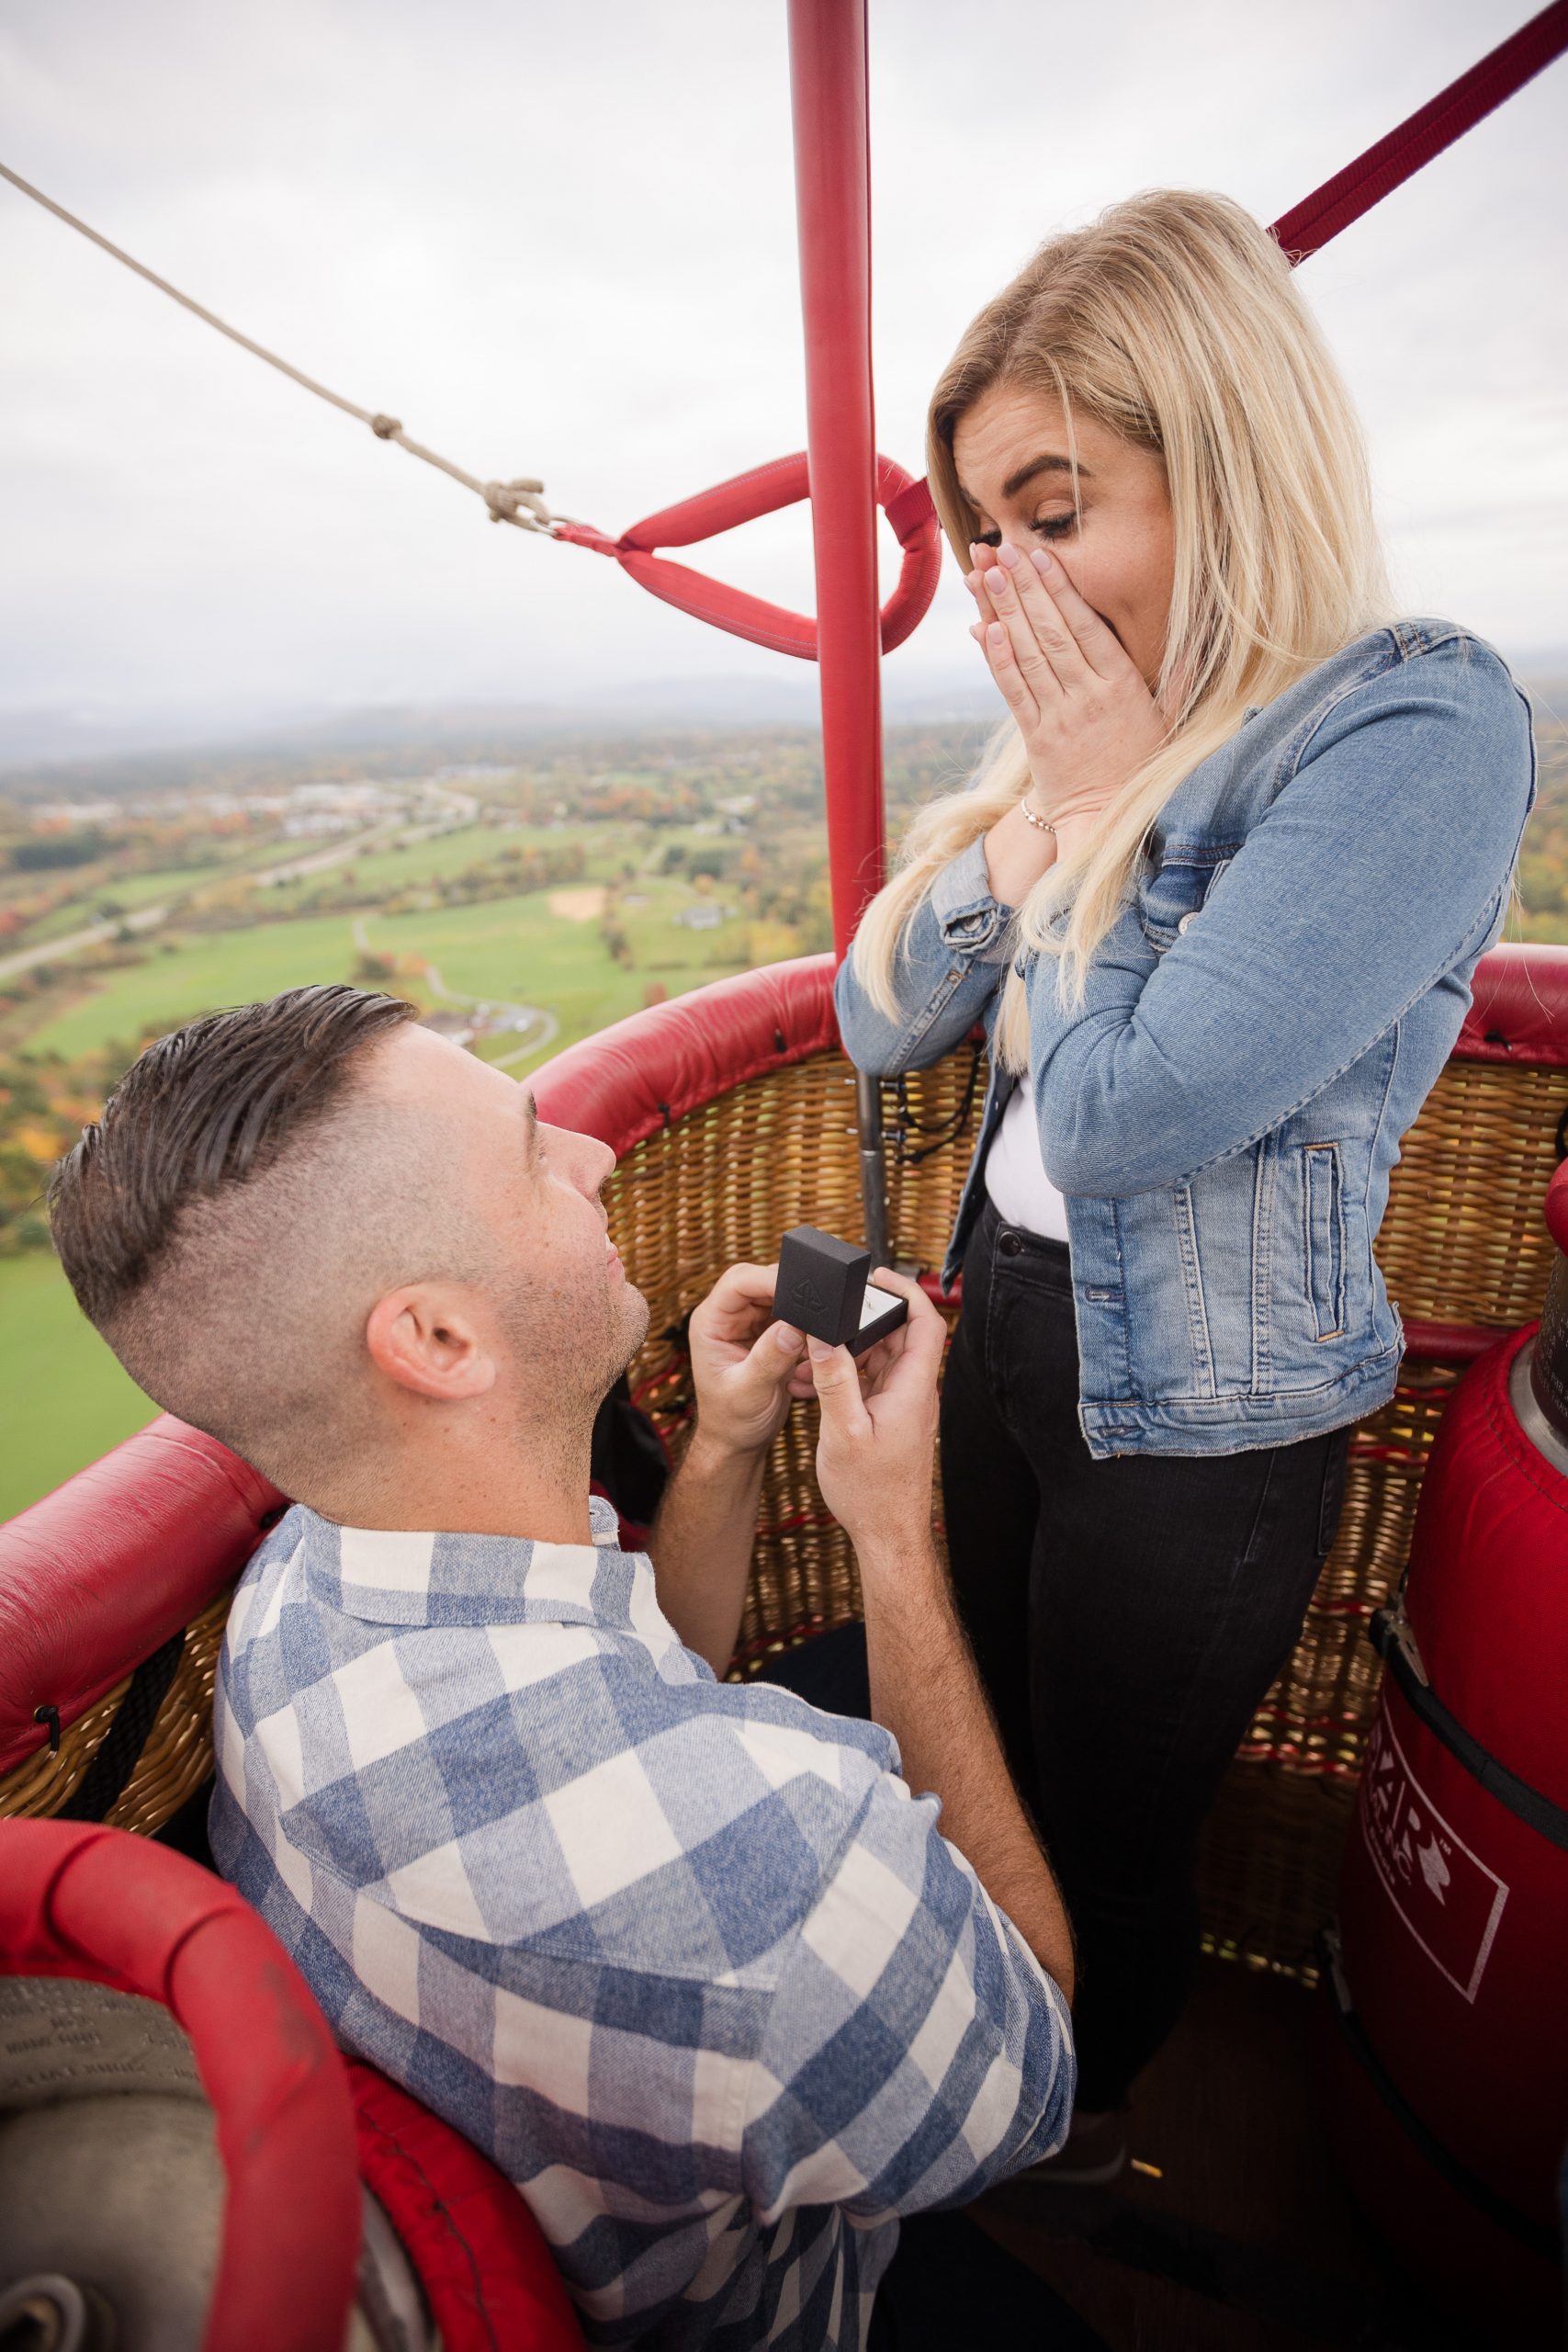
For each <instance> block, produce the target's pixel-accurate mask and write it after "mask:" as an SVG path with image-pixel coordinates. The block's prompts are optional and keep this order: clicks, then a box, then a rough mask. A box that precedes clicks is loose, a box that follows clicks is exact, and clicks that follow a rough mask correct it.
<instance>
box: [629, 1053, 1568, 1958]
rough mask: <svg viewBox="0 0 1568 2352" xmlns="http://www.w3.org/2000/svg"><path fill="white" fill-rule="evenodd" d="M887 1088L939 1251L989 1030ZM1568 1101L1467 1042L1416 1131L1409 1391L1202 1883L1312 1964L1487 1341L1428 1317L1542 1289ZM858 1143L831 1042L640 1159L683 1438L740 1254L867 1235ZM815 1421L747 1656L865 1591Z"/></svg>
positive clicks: (1257, 1951)
mask: <svg viewBox="0 0 1568 2352" xmlns="http://www.w3.org/2000/svg"><path fill="white" fill-rule="evenodd" d="M885 1098H886V1099H885V1109H886V1117H887V1120H888V1124H889V1127H890V1129H891V1130H892V1131H893V1132H894V1133H895V1135H897V1132H898V1131H900V1130H902V1131H903V1132H904V1133H905V1134H906V1135H907V1136H908V1141H909V1145H910V1147H911V1148H910V1151H909V1156H908V1159H900V1158H899V1156H898V1154H897V1150H896V1151H895V1153H894V1158H893V1165H892V1167H891V1169H890V1171H889V1195H890V1198H889V1221H888V1222H889V1233H890V1236H891V1240H892V1247H893V1250H894V1251H895V1254H896V1255H897V1257H899V1258H900V1259H905V1260H908V1261H913V1262H915V1263H916V1264H918V1265H919V1266H920V1267H922V1268H931V1267H935V1266H939V1265H940V1264H941V1262H942V1252H943V1250H944V1248H945V1245H946V1241H947V1236H948V1233H949V1230H950V1228H951V1226H952V1222H953V1215H954V1213H955V1211H956V1208H957V1202H958V1194H959V1192H960V1189H961V1187H962V1184H963V1180H964V1170H965V1169H966V1167H967V1165H968V1160H969V1156H970V1153H971V1151H972V1149H973V1147H974V1127H973V1119H972V1118H971V1117H970V1116H968V1115H965V1114H966V1113H967V1112H970V1111H973V1110H976V1109H977V1103H978V1100H979V1096H978V1093H977V1091H976V1084H975V1056H974V1053H973V1050H972V1049H970V1048H968V1047H965V1048H964V1049H963V1050H962V1051H961V1052H959V1053H957V1054H954V1055H952V1056H950V1057H948V1058H947V1060H945V1061H943V1062H942V1063H939V1064H938V1065H937V1066H936V1068H935V1069H930V1070H926V1071H923V1072H921V1073H920V1074H919V1076H918V1077H915V1078H911V1079H909V1080H907V1081H905V1083H904V1086H903V1089H902V1093H901V1096H900V1098H899V1099H898V1100H897V1101H896V1100H895V1095H894V1090H893V1089H892V1087H888V1088H886V1090H885ZM1565 1114H1568V1071H1565V1070H1562V1069H1554V1068H1545V1067H1540V1066H1534V1065H1528V1064H1527V1065H1522V1066H1521V1065H1508V1064H1504V1065H1497V1064H1493V1063H1483V1062H1470V1061H1460V1060H1455V1061H1452V1062H1450V1064H1449V1065H1448V1067H1447V1069H1445V1071H1444V1072H1443V1075H1442V1076H1441V1078H1440V1079H1439V1080H1438V1084H1437V1086H1436V1087H1435V1088H1434V1090H1433V1091H1432V1093H1431V1095H1430V1097H1429V1098H1428V1100H1427V1104H1426V1107H1425V1108H1424V1110H1423V1111H1422V1114H1421V1116H1420V1118H1419V1120H1418V1121H1417V1123H1416V1126H1415V1127H1414V1128H1413V1129H1412V1131H1411V1133H1410V1135H1409V1136H1407V1137H1406V1139H1405V1144H1404V1156H1403V1159H1402V1161H1401V1164H1400V1165H1399V1167H1398V1168H1397V1169H1396V1170H1394V1176H1393V1186H1392V1189H1391V1193H1390V1198H1389V1206H1388V1214H1387V1217H1386V1219H1385V1222H1384V1225H1383V1228H1382V1236H1381V1238H1380V1242H1379V1251H1378V1254H1379V1259H1380V1261H1381V1263H1382V1267H1383V1269H1384V1272H1385V1274H1386V1275H1387V1278H1388V1281H1389V1285H1390V1288H1391V1290H1393V1292H1394V1294H1395V1295H1396V1296H1397V1298H1398V1299H1399V1302H1400V1305H1401V1307H1402V1309H1403V1311H1404V1316H1405V1317H1406V1320H1407V1324H1408V1325H1409V1327H1410V1329H1411V1333H1412V1339H1413V1343H1414V1344H1413V1348H1412V1353H1411V1355H1410V1356H1409V1357H1408V1358H1407V1359H1406V1362H1405V1365H1404V1372H1403V1374H1402V1377H1401V1381H1400V1385H1399V1390H1398V1393H1397V1394H1396V1396H1395V1397H1394V1398H1393V1401H1392V1402H1391V1403H1390V1404H1389V1405H1387V1406H1386V1407H1384V1408H1383V1409H1382V1411H1381V1412H1378V1413H1375V1414H1373V1415H1371V1417H1370V1418H1369V1419H1367V1420H1366V1421H1364V1422H1363V1423H1362V1424H1361V1425H1360V1426H1359V1428H1358V1429H1357V1430H1356V1431H1355V1434H1354V1438H1353V1442H1352V1449H1351V1458H1350V1466H1349V1472H1348V1482H1347V1489H1346V1501H1345V1510H1344V1515H1343V1518H1342V1521H1341V1523H1340V1529H1339V1535H1338V1540H1337V1543H1336V1544H1335V1547H1334V1550H1333V1552H1332V1554H1331V1555H1330V1556H1329V1559H1328V1561H1327V1562H1326V1564H1325V1568H1324V1572H1323V1577H1322V1580H1321V1582H1320V1584H1319V1587H1318V1590H1317V1594H1316V1597H1315V1599H1314V1603H1313V1607H1312V1609H1311V1611H1310V1612H1309V1614H1308V1617H1307V1622H1306V1624H1305V1626H1304V1628H1303V1633H1302V1638H1301V1640H1300V1642H1299V1643H1298V1644H1297V1645H1296V1649H1295V1651H1294V1653H1293V1655H1292V1658H1291V1660H1290V1663H1289V1665H1288V1666H1287V1667H1286V1668H1285V1670H1284V1672H1283V1673H1282V1674H1281V1675H1280V1679H1279V1680H1278V1682H1276V1684H1275V1685H1274V1687H1273V1689H1272V1690H1271V1691H1269V1694H1268V1696H1267V1698H1266V1699H1265V1700H1264V1701H1263V1702H1262V1704H1261V1706H1260V1707H1259V1708H1258V1713H1257V1715H1256V1717H1255V1718H1254V1721H1253V1723H1252V1724H1251V1726H1250V1728H1249V1730H1248V1732H1247V1737H1246V1739H1245V1740H1244V1741H1243V1743H1242V1747H1241V1748H1240V1751H1239V1753H1238V1755H1237V1758H1236V1760H1235V1764H1234V1765H1233V1766H1232V1768H1231V1770H1230V1773H1229V1775H1228V1777H1227V1781H1226V1784H1225V1787H1224V1790H1223V1791H1222V1793H1221V1796H1220V1799H1219V1801H1218V1803H1217V1804H1216V1805H1215V1807H1214V1810H1213V1816H1212V1818H1211V1821H1210V1823H1209V1826H1208V1829H1207V1831H1206V1834H1205V1838H1204V1842H1203V1852H1202V1860H1201V1873H1200V1883H1201V1896H1202V1905H1203V1917H1204V1933H1205V1940H1206V1942H1207V1943H1208V1945H1209V1946H1210V1948H1211V1949H1213V1950H1214V1951H1220V1952H1223V1953H1225V1954H1227V1955H1229V1956H1232V1957H1235V1958H1239V1959H1243V1960H1246V1961H1247V1962H1251V1963H1252V1964H1254V1965H1257V1966H1259V1967H1269V1968H1272V1969H1275V1970H1279V1971H1282V1972H1284V1973H1289V1974H1293V1975H1298V1976H1300V1977H1301V1978H1302V1979H1303V1981H1308V1982H1310V1981H1312V1979H1313V1977H1314V1962H1313V1959H1312V1944H1313V1938H1314V1934H1315V1932H1316V1930H1317V1928H1318V1927H1319V1926H1320V1925H1321V1923H1322V1921H1323V1919H1324V1918H1325V1917H1326V1916H1327V1914H1328V1912H1329V1911H1330V1910H1331V1908H1332V1893H1333V1887H1334V1883H1335V1878H1336V1875H1337V1869H1338V1856H1339V1849H1340V1845H1341V1842H1342V1838H1343V1835H1344V1825H1345V1822H1346V1820H1347V1818H1348V1811H1349V1804H1350V1798H1351V1794H1352V1792H1353V1790H1354V1785H1355V1781H1356V1778H1357V1776H1358V1774H1359V1770H1360V1758H1361V1748H1362V1744H1363V1741H1364V1738H1365V1735H1366V1730H1367V1726H1368V1724H1369V1723H1370V1721H1371V1713H1372V1710H1373V1708H1374V1706H1375V1704H1376V1702H1377V1691H1378V1683H1379V1679H1380V1677H1381V1672H1382V1668H1381V1666H1380V1664H1379V1662H1378V1659H1377V1658H1376V1657H1375V1655H1374V1653H1373V1651H1372V1649H1371V1645H1370V1644H1369V1643H1368V1642H1367V1641H1366V1639H1365V1638H1364V1630H1365V1627H1366V1624H1367V1622H1368V1620H1369V1619H1370V1617H1371V1613H1372V1611H1373V1610H1374V1609H1376V1608H1378V1607H1379V1606H1380V1605H1381V1604H1382V1601H1383V1600H1386V1598H1387V1597H1388V1594H1389V1592H1390V1591H1391V1589H1393V1586H1394V1585H1395V1584H1396V1583H1397V1581H1398V1579H1399V1577H1400V1575H1401V1573H1402V1571H1403V1569H1404V1561H1405V1557H1406V1555H1407V1553H1408V1550H1409V1544H1410V1532H1411V1529H1412V1526H1413V1524H1414V1521H1415V1515H1416V1497H1417V1494H1418V1491H1419V1487H1420V1480H1421V1474H1422V1471H1423V1470H1424V1468H1425V1467H1426V1463H1427V1454H1428V1453H1429V1452H1430V1449H1431V1444H1432V1439H1433V1436H1434V1434H1435V1432H1436V1430H1437V1427H1438V1420H1439V1419H1440V1418H1441V1415H1442V1409H1443V1406H1444V1404H1445V1403H1446V1401H1447V1398H1448V1396H1449V1394H1450V1390H1451V1389H1452V1387H1453V1385H1454V1384H1455V1382H1456V1381H1457V1379H1458V1378H1459V1376H1460V1374H1461V1371H1462V1370H1463V1365H1464V1361H1465V1360H1466V1358H1467V1356H1468V1353H1469V1352H1470V1351H1469V1350H1465V1351H1461V1353H1459V1354H1457V1355H1455V1356H1454V1357H1453V1358H1451V1359H1449V1360H1445V1359H1444V1358H1443V1357H1442V1356H1441V1355H1440V1354H1438V1355H1434V1354H1433V1353H1432V1352H1431V1348H1430V1342H1429V1341H1427V1340H1425V1339H1424V1338H1423V1337H1422V1336H1421V1335H1422V1333H1423V1329H1424V1328H1425V1329H1430V1327H1439V1326H1441V1327H1450V1328H1451V1327H1456V1326H1466V1327H1471V1328H1472V1329H1474V1328H1475V1327H1482V1328H1484V1329H1495V1330H1497V1331H1504V1330H1508V1329H1513V1328H1514V1327H1515V1326H1517V1324H1519V1323H1521V1322H1524V1321H1527V1320H1529V1318H1530V1317H1533V1316H1534V1315H1536V1314H1538V1313H1539V1311H1540V1302H1541V1300H1542V1298H1543V1296H1544V1295H1545V1289H1546V1280H1547V1274H1548V1272H1549V1270H1550V1266H1551V1257H1552V1245H1551V1239H1550V1237H1549V1236H1548V1234H1547V1232H1546V1228H1545V1225H1544V1223H1543V1220H1542V1217H1541V1208H1540V1204H1541V1201H1542V1199H1543V1197H1544V1194H1545V1191H1546V1186H1547V1183H1548V1182H1549V1181H1550V1178H1551V1173H1552V1171H1553V1170H1554V1168H1555V1167H1556V1165H1557V1159H1558V1140H1557V1138H1558V1130H1559V1125H1560V1122H1562V1119H1563V1118H1564V1115H1565ZM944 1136H945V1140H943V1137H944ZM855 1153H856V1134H855V1120H854V1074H853V1071H852V1069H851V1067H850V1065H849V1064H848V1062H847V1061H846V1060H845V1059H844V1058H843V1057H842V1056H841V1055H840V1054H838V1053H825V1054H819V1055H817V1056H814V1057H812V1058H811V1059H809V1060H807V1061H804V1062H799V1063H796V1064H795V1066H794V1067H793V1068H790V1069H784V1070H779V1071H776V1072H773V1073H772V1074H770V1075H768V1076H766V1077H762V1078H758V1079H754V1080H750V1081H748V1082H747V1083H745V1084H743V1085H740V1086H739V1087H737V1088H735V1089H734V1090H733V1091H732V1092H730V1093H728V1094H726V1095H723V1096H721V1097H720V1098H719V1099H718V1100H716V1102H713V1103H708V1104H706V1105H705V1107H704V1108H703V1109H702V1110H700V1111H696V1112H694V1113H691V1114H689V1115H688V1116H686V1117H685V1118H683V1119H681V1120H678V1121H676V1122H675V1123H674V1124H673V1125H671V1126H669V1127H667V1128H666V1129H664V1130H663V1131H662V1132H660V1133H659V1134H657V1135H655V1136H650V1137H649V1139H648V1140H647V1141H646V1142H645V1143H642V1144H639V1145H637V1147H636V1148H635V1149H633V1150H632V1151H631V1152H629V1153H628V1154H627V1155H626V1159H624V1160H623V1161H622V1163H621V1165H620V1167H619V1168H618V1169H617V1170H616V1172H615V1176H614V1178H613V1179H612V1180H611V1185H610V1202H611V1222H612V1225H613V1227H614V1228H615V1232H616V1234H617V1236H618V1237H619V1239H620V1247H621V1250H622V1254H623V1256H624V1258H625V1260H626V1265H627V1269H628V1271H629V1272H630V1273H631V1275H632V1278H633V1280H634V1281H636V1282H637V1284H638V1285H639V1287H640V1288H641V1289H642V1290H643V1291H644V1292H646V1294H647V1295H648V1297H649V1304H650V1306H651V1308H652V1316H651V1320H650V1324H649V1335H650V1336H649V1340H648V1343H647V1345H646V1346H645V1348H644V1350H643V1352H642V1355H641V1357H640V1359H639V1361H638V1364H637V1368H636V1371H635V1373H634V1375H633V1376H634V1383H635V1385H636V1387H637V1395H638V1397H639V1400H640V1401H641V1402H642V1403H643V1404H644V1406H645V1407H646V1408H648V1409H649V1411H650V1412H651V1413H652V1415H653V1417H654V1419H655V1420H656V1421H657V1422H658V1423H659V1424H660V1428H661V1430H662V1431H663V1433H664V1434H665V1436H666V1439H667V1441H668V1442H671V1445H672V1447H674V1448H676V1449H678V1447H679V1445H680V1442H681V1440H682V1432H683V1430H684V1428H685V1425H686V1424H687V1422H688V1420H689V1418H690V1412H691V1396H690V1389H689V1385H688V1382H687V1379H686V1374H685V1358H684V1353H683V1349H682V1332H683V1327H684V1318H685V1317H686V1316H687V1315H689V1314H690V1312H691V1309H692V1307H693V1306H694V1305H695V1304H696V1303H697V1301H698V1300H699V1299H700V1298H701V1297H702V1295H703V1294H704V1293H705V1290H706V1289H707V1287H708V1286H709V1284H710V1283H711V1282H712V1281H713V1280H714V1278H715V1277H716V1274H717V1273H718V1272H719V1271H720V1270H721V1268H723V1267H724V1266H725V1265H727V1264H728V1263H730V1262H731V1261H733V1260H734V1259H736V1258H751V1259H761V1260H762V1261H766V1260H768V1259H769V1258H771V1257H772V1256H773V1252H774V1250H776V1248H777V1245H778V1238H779V1235H780V1233H781V1232H782V1231H784V1230H785V1229H786V1228H787V1227H789V1226H791V1225H795V1224H797V1223H800V1222H802V1221H803V1220H805V1221H808V1222H810V1223H812V1224H816V1225H821V1226H824V1227H828V1228H829V1230H830V1231H833V1232H837V1233H841V1234H844V1235H846V1236H850V1235H858V1234H860V1233H861V1232H862V1231H863V1216H862V1210H861V1201H860V1190H859V1173H858V1164H857V1160H856V1157H855ZM916 1153H919V1154H922V1155H924V1156H923V1157H920V1158H919V1159H915V1154H916ZM1439 1337H1440V1334H1439ZM813 1442H814V1419H813V1408H811V1407H809V1406H802V1407H797V1408H795V1411H794V1412H793V1413H792V1415H791V1417H790V1419H789V1422H788V1423H787V1424H786V1426H785V1428H784V1431H783V1432H782V1434H781V1435H780V1437H779V1439H778V1441H777V1442H776V1444H775V1446H774V1448H773V1456H772V1459H771V1461H770V1463H769V1465H768V1475H767V1479H766V1483H765V1486H764V1489H763V1498H762V1510H761V1523H760V1526H759V1530H758V1538H757V1548H756V1554H755V1557H754V1562H753V1567H752V1577H751V1586H750V1594H749V1597H748V1600H747V1607H746V1616H745V1622H744V1626H743V1631H742V1645H741V1651H740V1658H739V1668H740V1670H746V1669H748V1668H750V1669H752V1670H754V1669H755V1668H756V1666H757V1665H759V1664H760V1663H761V1660H762V1658H764V1657H766V1656H767V1655H768V1654H769V1653H770V1652H772V1651H776V1650H777V1649H779V1648H780V1647H782V1646H784V1645H787V1644H788V1643H790V1642H792V1641H795V1640H797V1639H799V1638H800V1637H801V1636H802V1635H803V1634H806V1633H808V1632H811V1631H815V1630H817V1629H818V1628H819V1627H821V1626H825V1625H832V1624H837V1623H840V1622H841V1621H842V1620H843V1619H845V1618H848V1617H852V1616H854V1615H855V1614H857V1613H858V1611H859V1607H860V1597H859V1590H858V1587H857V1584H856V1578H855V1567H854V1559H853V1555H852V1552H851V1549H850V1545H849V1543H848V1541H847V1539H846V1537H845V1535H844V1533H843V1531H842V1529H841V1528H840V1527H839V1526H838V1525H837V1524H836V1522H835V1521H833V1520H832V1519H831V1518H830V1517H829V1514H828V1512H827V1511H826V1510H825V1509H824V1508H823V1504H822V1500H821V1497H820V1496H819V1494H818V1491H817V1486H816V1480H815V1477H814V1476H813V1470H812V1453H813Z"/></svg>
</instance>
